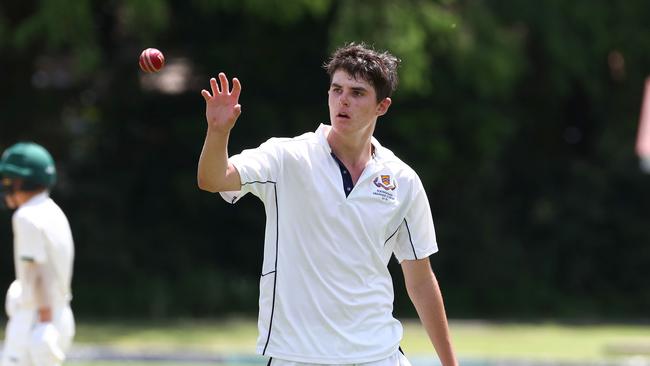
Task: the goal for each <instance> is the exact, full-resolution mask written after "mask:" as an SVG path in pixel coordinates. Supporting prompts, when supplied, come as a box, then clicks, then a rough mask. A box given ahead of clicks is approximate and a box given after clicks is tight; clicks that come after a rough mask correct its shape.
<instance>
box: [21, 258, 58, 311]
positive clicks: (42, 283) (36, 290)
mask: <svg viewBox="0 0 650 366" xmlns="http://www.w3.org/2000/svg"><path fill="white" fill-rule="evenodd" d="M26 277H27V278H26V281H25V286H27V288H28V291H30V292H31V293H32V294H33V299H34V304H35V305H36V308H37V309H38V320H39V321H40V322H43V323H45V322H51V321H52V297H53V296H52V288H53V284H52V278H51V276H49V275H48V274H47V273H45V267H44V266H43V265H42V264H38V263H31V264H30V265H29V266H28V267H27V276H26Z"/></svg>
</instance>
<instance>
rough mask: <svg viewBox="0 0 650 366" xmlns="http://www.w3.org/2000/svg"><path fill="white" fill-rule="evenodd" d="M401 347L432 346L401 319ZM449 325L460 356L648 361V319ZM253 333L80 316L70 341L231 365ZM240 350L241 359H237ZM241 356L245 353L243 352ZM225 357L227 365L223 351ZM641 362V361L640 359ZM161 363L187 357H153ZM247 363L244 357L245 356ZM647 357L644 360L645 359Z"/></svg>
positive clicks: (234, 324)
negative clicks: (221, 359) (207, 357)
mask: <svg viewBox="0 0 650 366" xmlns="http://www.w3.org/2000/svg"><path fill="white" fill-rule="evenodd" d="M404 325H405V332H404V341H403V343H402V348H403V349H404V350H405V351H406V353H407V355H409V357H410V358H415V359H418V360H427V359H429V358H430V359H431V362H430V363H429V362H427V364H431V365H434V364H435V362H434V358H433V357H431V355H432V354H433V350H432V347H431V345H430V343H429V340H428V338H427V336H426V334H425V333H424V330H423V329H422V328H421V326H420V325H419V323H418V322H417V321H406V322H404ZM451 332H452V336H453V340H454V343H455V347H456V350H457V352H458V355H459V356H460V358H461V360H474V361H472V362H466V364H468V363H473V364H480V362H478V361H477V360H481V361H485V362H487V364H489V362H496V361H499V360H522V361H540V362H541V361H544V362H546V361H553V362H559V363H575V364H579V363H582V364H594V363H602V362H605V361H609V362H620V361H622V360H626V359H631V358H630V357H636V358H634V359H635V360H637V361H638V360H646V361H648V360H650V325H648V324H646V325H617V324H594V325H568V324H561V323H555V322H542V323H534V324H533V323H493V322H481V321H452V322H451ZM256 336H257V333H256V329H255V323H254V321H250V320H241V319H233V320H227V321H198V320H192V321H177V322H166V323H156V324H151V323H141V324H127V323H123V324H118V323H83V322H82V323H81V324H79V325H78V330H77V338H76V343H75V344H76V347H77V348H84V347H91V346H93V345H101V346H104V347H108V348H109V349H112V350H115V351H117V352H124V353H127V354H140V353H144V354H180V355H183V354H185V355H191V354H212V355H224V356H228V357H235V358H232V359H233V360H235V361H233V362H232V363H233V364H237V365H238V366H241V365H244V364H246V363H247V362H248V361H247V360H250V359H252V360H253V361H252V363H254V364H257V365H259V362H260V359H255V358H254V357H253V356H252V355H253V354H254V346H255V339H256ZM238 356H242V357H243V358H241V357H240V358H239V359H238V358H237V357H238ZM246 357H248V358H246ZM225 360H226V361H225V363H226V364H229V363H230V362H228V358H226V359H225ZM644 362H645V361H644ZM72 363H73V364H75V365H77V366H108V365H110V366H115V365H116V364H117V363H116V362H100V361H97V362H85V361H75V362H72ZM158 363H159V364H164V365H167V366H185V365H189V364H190V363H183V361H181V362H180V363H179V362H172V361H170V362H164V363H162V362H158ZM248 363H251V362H248ZM119 364H120V365H132V366H136V365H137V366H141V365H149V366H150V365H152V362H127V361H125V360H121V361H120V362H119ZM646 364H647V363H646Z"/></svg>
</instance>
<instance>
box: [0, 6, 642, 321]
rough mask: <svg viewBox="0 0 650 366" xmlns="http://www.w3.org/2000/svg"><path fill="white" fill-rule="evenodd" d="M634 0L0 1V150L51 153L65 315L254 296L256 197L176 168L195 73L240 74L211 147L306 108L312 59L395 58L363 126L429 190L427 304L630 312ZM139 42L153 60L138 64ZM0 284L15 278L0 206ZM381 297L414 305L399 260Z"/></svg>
mask: <svg viewBox="0 0 650 366" xmlns="http://www.w3.org/2000/svg"><path fill="white" fill-rule="evenodd" d="M648 15H650V2H648V1H647V0H626V1H624V2H623V1H620V2H614V1H587V0H578V1H571V2H568V1H560V0H545V1H540V2H530V1H507V2H506V1H498V0H483V1H479V0H440V1H425V0H402V1H396V0H392V1H389V0H374V1H370V0H365V1H363V0H360V1H351V0H350V1H345V0H266V1H265V0H186V1H180V0H178V1H171V0H165V1H162V0H146V1H145V0H124V1H117V0H114V1H91V0H40V1H34V0H23V1H9V0H3V1H2V2H1V3H0V85H1V87H0V149H2V150H4V149H5V148H6V147H8V146H9V145H11V144H13V143H15V142H16V141H18V140H34V141H36V142H38V143H41V144H43V145H44V146H46V147H47V148H48V149H49V150H50V152H51V153H52V154H53V156H54V158H55V160H56V161H57V167H58V169H59V175H60V181H59V184H58V185H57V187H56V188H55V189H54V191H53V197H54V199H55V200H56V201H57V202H58V203H59V204H60V206H62V208H63V209H64V211H66V213H67V214H68V217H69V219H70V221H71V225H72V229H73V233H74V236H75V243H76V251H77V252H76V263H75V278H74V283H73V287H74V289H73V290H74V293H75V298H74V301H73V307H74V309H75V312H76V314H77V315H78V316H79V317H81V318H128V317H139V318H153V319H161V318H163V319H164V318H170V317H178V316H193V317H219V316H225V315H232V314H244V315H254V314H256V311H257V291H258V288H257V286H258V284H257V282H258V278H259V277H258V276H259V270H260V268H261V260H262V242H263V228H264V213H263V209H262V207H261V203H260V202H259V201H258V200H257V199H255V198H254V197H252V196H251V197H248V198H246V199H244V200H242V201H241V202H240V203H238V204H237V205H236V206H230V205H228V204H226V203H225V202H223V201H222V200H221V198H219V197H218V196H216V195H213V194H209V193H206V192H201V191H199V189H198V188H197V186H196V178H195V177H196V165H197V161H198V156H199V153H200V150H201V146H202V142H203V137H204V133H205V119H204V102H203V99H202V97H201V96H200V90H201V89H202V88H206V87H208V79H209V78H210V77H212V76H216V74H217V73H218V72H219V71H225V72H227V74H228V75H229V76H230V77H232V76H237V77H238V78H239V79H240V80H241V81H242V84H243V92H242V96H241V98H240V102H241V104H242V105H243V115H242V116H241V117H240V119H239V121H238V124H237V126H236V127H235V129H234V130H233V134H232V138H231V142H230V150H231V152H233V153H235V152H239V151H241V149H243V148H245V147H251V146H257V145H259V144H260V143H262V142H263V141H265V140H266V139H267V138H269V137H271V136H294V135H298V134H300V133H302V132H305V131H311V130H314V129H315V128H316V127H317V125H318V123H320V122H326V121H327V118H328V112H327V103H326V91H327V87H328V78H327V76H326V74H325V72H324V71H323V70H322V68H321V65H322V63H323V62H324V61H325V60H326V59H327V57H328V55H329V54H330V52H331V51H332V50H333V49H334V48H336V47H337V46H340V45H342V44H343V43H345V42H349V41H365V42H367V43H369V44H372V45H374V46H376V47H377V48H380V49H389V50H391V51H392V52H393V53H394V54H396V55H397V56H398V57H400V58H401V59H402V60H403V63H402V66H401V69H400V77H401V84H400V88H399V90H398V92H397V94H396V95H394V98H393V106H392V107H391V110H390V112H389V113H388V114H387V115H386V116H384V117H382V118H381V119H380V121H379V123H378V127H377V131H376V136H377V137H378V139H379V140H380V141H381V142H382V144H383V145H386V146H388V147H389V148H391V149H392V150H393V151H394V152H395V153H396V154H397V155H398V156H400V157H401V158H402V159H403V160H404V161H405V162H407V163H408V164H410V165H411V166H412V167H413V168H414V169H415V170H416V171H418V173H419V174H420V177H421V178H422V181H423V182H424V185H425V187H426V189H427V192H428V195H429V200H430V203H431V207H432V210H433V215H434V221H435V223H436V229H437V234H438V241H439V246H440V253H438V254H436V255H434V256H433V257H432V263H433V267H434V271H435V272H436V273H437V275H438V278H439V280H440V282H441V285H442V287H443V293H444V295H445V300H446V304H447V309H448V310H447V311H448V315H449V316H450V317H453V318H475V317H480V318H491V319H537V318H558V319H572V320H575V319H579V320H603V319H615V320H638V319H647V309H648V308H649V307H650V287H649V286H648V283H649V281H648V280H649V279H650V224H649V223H648V216H647V215H648V212H650V195H649V194H648V189H649V188H650V176H645V175H643V174H642V173H640V172H639V169H638V161H637V158H636V157H635V156H634V141H635V134H636V129H637V120H638V115H639V111H640V105H641V98H642V91H643V85H644V80H645V78H646V76H647V75H648V74H649V73H650V53H649V51H650V22H648V20H647V18H648ZM147 47H156V48H159V49H161V50H162V51H163V52H164V53H165V55H166V58H167V67H166V68H165V70H164V72H162V73H160V74H157V75H144V74H143V73H142V72H141V71H140V70H139V68H138V65H137V61H138V55H139V54H140V51H141V50H142V49H144V48H147ZM0 244H1V245H0V287H2V288H6V287H7V286H8V285H9V283H10V281H11V280H12V279H13V264H12V248H11V226H10V212H7V211H5V212H1V213H0ZM390 268H391V270H392V272H393V274H394V280H395V285H396V292H397V295H396V308H395V309H396V314H397V315H398V316H405V317H406V316H409V317H410V316H415V312H414V310H413V308H412V306H411V305H410V303H409V301H408V297H407V296H406V292H405V291H404V288H403V284H402V278H401V272H400V270H399V266H398V265H397V264H396V263H395V262H392V263H391V264H390Z"/></svg>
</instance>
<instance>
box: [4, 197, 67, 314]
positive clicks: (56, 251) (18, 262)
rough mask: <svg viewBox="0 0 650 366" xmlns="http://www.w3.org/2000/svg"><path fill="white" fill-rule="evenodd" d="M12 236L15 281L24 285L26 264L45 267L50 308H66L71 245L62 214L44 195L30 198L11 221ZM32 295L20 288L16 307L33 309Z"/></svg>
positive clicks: (65, 220) (64, 217)
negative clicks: (50, 286)
mask: <svg viewBox="0 0 650 366" xmlns="http://www.w3.org/2000/svg"><path fill="white" fill-rule="evenodd" d="M12 225H13V232H14V265H15V269H16V279H18V280H19V281H21V282H22V283H24V282H25V279H26V271H27V269H26V268H27V264H28V263H29V262H30V261H33V262H36V263H39V264H42V265H44V266H45V271H46V272H45V273H46V275H49V276H50V278H51V279H52V280H51V281H50V282H51V284H52V285H53V287H54V288H53V289H52V290H51V293H52V296H53V298H52V307H53V308H58V307H63V306H66V305H67V304H68V303H69V301H70V300H71V298H72V294H71V290H70V285H71V281H72V266H73V259H74V244H73V240H72V232H71V230H70V224H69V223H68V219H67V218H66V216H65V214H64V213H63V211H62V210H61V208H59V206H58V205H57V204H56V203H54V201H53V200H52V199H51V198H50V197H49V195H48V193H47V192H43V193H40V194H38V195H36V196H34V197H32V198H31V199H30V200H29V201H27V202H26V203H24V204H23V205H21V206H20V207H19V208H18V209H17V210H16V212H14V214H13V217H12ZM33 296H34V294H33V293H32V291H29V289H25V288H24V287H23V291H22V294H21V297H20V299H19V300H18V301H19V304H20V306H21V307H23V308H31V307H35V306H36V304H35V302H34V298H33Z"/></svg>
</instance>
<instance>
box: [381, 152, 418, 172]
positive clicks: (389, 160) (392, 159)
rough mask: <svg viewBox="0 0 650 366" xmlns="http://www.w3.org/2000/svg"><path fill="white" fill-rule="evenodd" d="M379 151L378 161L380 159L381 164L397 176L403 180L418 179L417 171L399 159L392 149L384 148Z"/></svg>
mask: <svg viewBox="0 0 650 366" xmlns="http://www.w3.org/2000/svg"><path fill="white" fill-rule="evenodd" d="M378 150H379V151H378V159H380V161H381V163H382V164H384V165H385V166H386V167H387V168H388V169H390V170H391V171H393V172H394V173H395V174H396V175H399V176H400V177H403V178H409V177H410V178H417V176H418V175H417V173H416V172H415V170H414V169H413V168H411V166H410V165H408V164H407V163H406V162H404V161H403V160H402V159H400V158H399V157H397V155H395V153H393V152H392V151H391V150H390V149H388V148H385V147H383V146H382V147H380V148H379V149H378Z"/></svg>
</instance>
